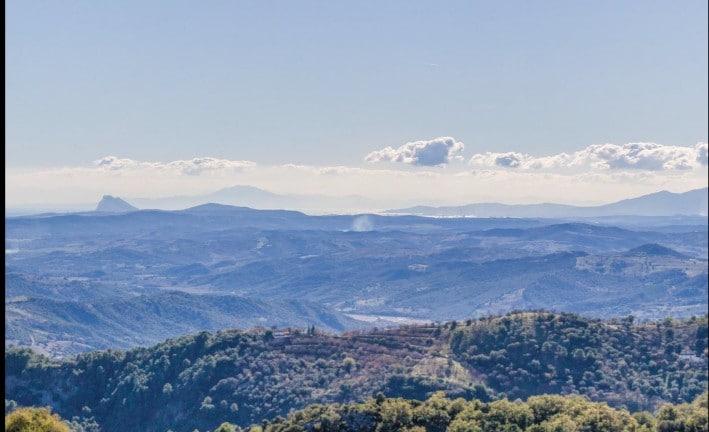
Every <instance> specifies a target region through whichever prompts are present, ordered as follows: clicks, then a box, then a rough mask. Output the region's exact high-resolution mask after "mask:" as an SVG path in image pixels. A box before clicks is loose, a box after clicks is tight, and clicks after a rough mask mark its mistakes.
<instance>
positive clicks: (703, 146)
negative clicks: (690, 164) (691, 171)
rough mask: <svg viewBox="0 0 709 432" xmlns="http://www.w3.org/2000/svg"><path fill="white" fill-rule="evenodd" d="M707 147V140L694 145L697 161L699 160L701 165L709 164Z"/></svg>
mask: <svg viewBox="0 0 709 432" xmlns="http://www.w3.org/2000/svg"><path fill="white" fill-rule="evenodd" d="M707 147H708V146H707V143H705V142H698V143H697V145H695V146H694V148H695V150H696V151H697V162H699V164H700V165H704V166H707V162H708V161H707Z"/></svg>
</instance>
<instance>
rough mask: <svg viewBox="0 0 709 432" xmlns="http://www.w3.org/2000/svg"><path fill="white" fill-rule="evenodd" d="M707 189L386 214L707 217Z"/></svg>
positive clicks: (408, 209) (470, 205) (419, 207)
mask: <svg viewBox="0 0 709 432" xmlns="http://www.w3.org/2000/svg"><path fill="white" fill-rule="evenodd" d="M708 193H709V190H708V189H707V188H703V189H696V190H692V191H689V192H684V193H673V192H668V191H661V192H656V193H652V194H649V195H643V196H640V197H637V198H630V199H626V200H622V201H618V202H615V203H611V204H606V205H602V206H594V207H577V206H570V205H563V204H551V203H544V204H525V205H510V204H498V203H481V204H469V205H464V206H449V207H427V206H417V207H409V208H404V209H398V210H387V211H386V212H385V213H394V214H412V215H419V216H447V217H451V216H456V217H460V216H473V217H542V218H586V217H607V216H677V215H692V216H706V215H707V214H708V211H707V208H708V206H709V204H708V200H707V194H708Z"/></svg>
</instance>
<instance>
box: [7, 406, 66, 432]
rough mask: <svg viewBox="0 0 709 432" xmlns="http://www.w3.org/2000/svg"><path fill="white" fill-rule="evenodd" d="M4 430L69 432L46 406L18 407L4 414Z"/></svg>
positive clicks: (10, 431) (64, 424) (12, 431)
mask: <svg viewBox="0 0 709 432" xmlns="http://www.w3.org/2000/svg"><path fill="white" fill-rule="evenodd" d="M5 432H70V429H69V426H68V425H67V424H66V423H64V422H63V421H62V419H61V418H59V416H58V415H57V414H52V413H51V411H49V409H48V408H20V409H16V410H14V411H12V412H11V413H10V414H8V415H6V416H5Z"/></svg>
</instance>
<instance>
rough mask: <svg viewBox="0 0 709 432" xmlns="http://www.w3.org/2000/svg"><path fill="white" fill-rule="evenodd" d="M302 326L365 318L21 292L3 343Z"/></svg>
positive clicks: (228, 299) (108, 343)
mask: <svg viewBox="0 0 709 432" xmlns="http://www.w3.org/2000/svg"><path fill="white" fill-rule="evenodd" d="M35 317H37V318H35ZM309 325H315V326H317V327H318V328H321V329H324V330H328V331H335V332H338V331H342V330H344V329H346V328H349V329H352V328H357V327H363V326H364V323H362V322H358V321H355V320H353V319H351V318H348V317H347V316H345V315H343V314H341V313H339V312H336V311H334V310H332V309H330V308H328V307H326V306H322V305H318V304H315V303H312V302H308V301H304V300H291V301H277V300H272V301H263V300H258V299H253V298H244V297H240V296H236V295H224V294H222V295H210V294H203V295H197V294H189V293H186V292H181V291H169V292H163V293H159V294H154V295H139V296H132V297H117V298H108V299H106V298H104V299H100V300H96V301H93V302H89V303H87V302H84V301H58V300H52V299H47V298H41V297H36V298H26V299H25V298H21V297H20V298H17V299H13V300H11V301H9V302H6V306H5V345H6V346H15V345H20V344H21V341H23V340H27V339H30V340H31V341H32V347H34V348H35V349H37V350H39V351H41V352H44V353H47V354H48V355H50V356H52V357H63V356H67V355H72V354H77V353H79V352H86V351H92V350H97V349H108V348H130V347H134V346H140V345H151V344H154V343H157V342H161V341H164V340H165V339H167V338H171V337H177V336H180V335H183V334H189V333H194V332H197V331H201V330H207V331H216V330H219V329H222V328H234V327H240V328H250V327H255V326H264V327H272V326H278V327H287V326H295V327H306V326H309ZM66 335H71V336H70V337H67V336H66Z"/></svg>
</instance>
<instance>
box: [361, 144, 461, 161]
mask: <svg viewBox="0 0 709 432" xmlns="http://www.w3.org/2000/svg"><path fill="white" fill-rule="evenodd" d="M464 147H465V146H464V144H463V143H462V142H460V141H456V140H455V138H452V137H438V138H434V139H432V140H427V141H412V142H408V143H406V144H404V145H402V146H401V147H399V148H397V149H395V148H393V147H386V148H384V149H382V150H377V151H373V152H371V153H369V154H368V155H367V156H365V158H364V160H365V161H367V162H401V163H405V164H410V165H418V166H442V165H446V164H448V163H450V162H451V160H459V159H462V156H460V155H459V153H460V152H461V151H463V148H464Z"/></svg>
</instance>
